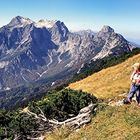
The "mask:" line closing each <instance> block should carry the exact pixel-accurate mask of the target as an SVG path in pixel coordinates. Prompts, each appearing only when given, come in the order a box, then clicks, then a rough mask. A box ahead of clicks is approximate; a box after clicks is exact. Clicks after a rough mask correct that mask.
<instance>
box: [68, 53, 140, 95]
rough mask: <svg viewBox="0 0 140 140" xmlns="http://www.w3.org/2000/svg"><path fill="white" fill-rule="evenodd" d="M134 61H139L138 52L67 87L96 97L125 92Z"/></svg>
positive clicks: (128, 85) (139, 55)
mask: <svg viewBox="0 0 140 140" xmlns="http://www.w3.org/2000/svg"><path fill="white" fill-rule="evenodd" d="M135 62H140V54H138V55H135V56H133V57H131V58H129V59H127V60H126V61H124V62H123V63H121V64H118V65H116V66H113V67H109V68H107V69H103V70H101V71H99V72H97V73H94V74H93V75H91V76H88V77H87V78H85V79H83V80H81V81H78V82H75V83H72V84H70V85H69V88H71V89H75V90H80V89H81V90H83V91H86V92H89V93H91V94H94V95H95V96H96V97H98V98H110V97H112V98H113V97H115V96H117V95H119V94H121V93H126V92H128V90H129V87H130V75H131V72H132V71H133V69H132V67H131V66H132V64H133V63H135Z"/></svg>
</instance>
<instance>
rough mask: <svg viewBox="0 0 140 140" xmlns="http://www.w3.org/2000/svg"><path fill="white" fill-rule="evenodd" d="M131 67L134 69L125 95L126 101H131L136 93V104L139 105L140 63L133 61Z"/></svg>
mask: <svg viewBox="0 0 140 140" xmlns="http://www.w3.org/2000/svg"><path fill="white" fill-rule="evenodd" d="M132 67H133V68H134V71H133V73H132V75H131V77H130V80H131V81H132V85H131V88H130V91H129V94H128V97H127V101H128V102H129V103H131V102H132V98H133V97H134V95H135V94H136V101H137V104H138V105H140V63H135V64H134V65H133V66H132Z"/></svg>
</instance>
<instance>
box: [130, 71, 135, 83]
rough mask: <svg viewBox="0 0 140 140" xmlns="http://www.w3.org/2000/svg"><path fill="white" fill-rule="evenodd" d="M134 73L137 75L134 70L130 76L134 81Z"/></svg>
mask: <svg viewBox="0 0 140 140" xmlns="http://www.w3.org/2000/svg"><path fill="white" fill-rule="evenodd" d="M134 75H135V72H133V73H132V74H131V76H130V80H131V81H133V80H134Z"/></svg>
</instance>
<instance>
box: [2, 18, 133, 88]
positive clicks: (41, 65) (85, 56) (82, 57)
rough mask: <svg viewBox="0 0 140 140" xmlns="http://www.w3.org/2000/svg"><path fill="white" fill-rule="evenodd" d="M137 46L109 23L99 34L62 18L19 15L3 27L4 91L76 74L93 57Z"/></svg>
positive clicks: (117, 52) (117, 53)
mask: <svg viewBox="0 0 140 140" xmlns="http://www.w3.org/2000/svg"><path fill="white" fill-rule="evenodd" d="M133 47H134V45H132V44H131V43H129V42H128V41H127V40H126V39H125V38H124V37H123V36H121V35H120V34H117V33H115V32H114V30H113V29H112V28H111V27H109V26H104V27H103V28H102V29H101V31H99V32H98V33H96V34H92V33H91V32H87V33H86V34H83V33H82V34H77V33H72V32H70V31H69V30H68V28H67V27H66V25H65V24H64V23H63V22H61V21H49V20H40V21H39V22H34V21H32V20H31V19H29V18H24V17H21V16H17V17H15V18H13V19H12V20H11V22H10V23H9V24H7V25H5V26H3V27H2V28H0V75H1V77H0V90H9V89H12V88H13V87H17V86H20V85H24V84H28V83H31V82H34V81H38V80H41V79H48V78H51V77H54V76H56V77H57V75H58V76H59V77H61V75H62V77H63V76H64V77H65V76H67V74H68V73H69V74H70V75H73V74H74V73H76V72H77V71H78V70H79V68H80V67H81V66H82V65H84V64H85V63H87V62H90V61H91V60H94V61H96V60H97V59H102V58H104V57H106V56H109V55H115V56H119V55H120V54H123V53H124V52H129V51H131V50H132V48H133ZM55 80H57V79H55V77H54V81H53V82H54V84H55Z"/></svg>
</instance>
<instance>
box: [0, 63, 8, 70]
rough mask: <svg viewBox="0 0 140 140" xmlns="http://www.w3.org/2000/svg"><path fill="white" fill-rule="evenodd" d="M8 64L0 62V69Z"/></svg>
mask: <svg viewBox="0 0 140 140" xmlns="http://www.w3.org/2000/svg"><path fill="white" fill-rule="evenodd" d="M8 64H9V61H1V62H0V69H3V68H4V67H6V66H7V65H8Z"/></svg>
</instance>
